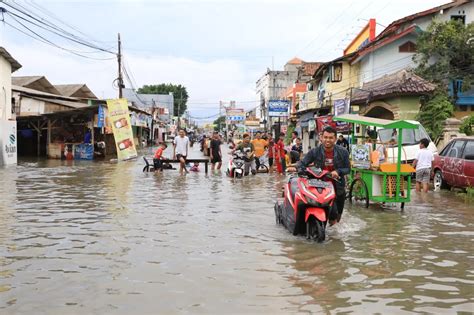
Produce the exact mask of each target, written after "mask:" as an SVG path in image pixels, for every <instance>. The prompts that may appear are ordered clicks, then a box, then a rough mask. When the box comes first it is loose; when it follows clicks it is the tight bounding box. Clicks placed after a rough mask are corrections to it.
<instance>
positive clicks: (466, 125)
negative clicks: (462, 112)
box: [459, 114, 474, 136]
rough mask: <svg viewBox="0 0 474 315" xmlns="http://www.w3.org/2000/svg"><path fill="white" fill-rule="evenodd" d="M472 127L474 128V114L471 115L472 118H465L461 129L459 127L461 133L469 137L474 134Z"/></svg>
mask: <svg viewBox="0 0 474 315" xmlns="http://www.w3.org/2000/svg"><path fill="white" fill-rule="evenodd" d="M472 127H474V114H471V116H469V117H467V118H464V120H463V121H462V124H461V127H459V131H460V132H462V133H465V134H466V135H468V136H472V135H473V134H474V132H473V131H472Z"/></svg>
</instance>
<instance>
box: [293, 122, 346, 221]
mask: <svg viewBox="0 0 474 315" xmlns="http://www.w3.org/2000/svg"><path fill="white" fill-rule="evenodd" d="M336 140H337V135H336V130H335V129H334V128H332V127H330V126H327V127H325V128H324V130H323V133H322V134H321V137H320V141H321V145H319V146H317V147H316V148H313V149H311V150H310V151H309V152H308V154H306V156H305V157H304V158H303V160H301V161H300V162H299V163H298V165H297V169H298V173H299V174H305V172H306V168H307V167H308V166H309V165H310V164H311V163H314V166H315V167H317V168H320V169H322V170H327V171H329V172H331V177H332V178H333V179H334V187H335V189H336V202H335V207H333V209H332V210H331V212H330V213H329V224H330V225H333V224H335V223H336V222H339V221H340V220H341V215H342V211H343V210H344V202H345V199H346V188H345V186H346V185H345V180H344V176H345V175H348V174H349V173H350V170H351V166H350V162H349V152H347V150H346V149H344V148H343V147H341V146H337V145H335V144H336Z"/></svg>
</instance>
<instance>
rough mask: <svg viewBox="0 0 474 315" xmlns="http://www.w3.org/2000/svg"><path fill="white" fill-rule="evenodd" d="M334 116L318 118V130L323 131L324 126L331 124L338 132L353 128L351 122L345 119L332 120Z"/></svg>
mask: <svg viewBox="0 0 474 315" xmlns="http://www.w3.org/2000/svg"><path fill="white" fill-rule="evenodd" d="M332 117H333V116H320V117H318V118H316V125H317V128H318V132H321V131H323V129H324V127H326V126H331V127H332V128H334V129H336V131H337V132H348V131H350V130H351V124H349V123H346V122H343V121H334V120H332Z"/></svg>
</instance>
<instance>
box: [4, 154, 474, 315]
mask: <svg viewBox="0 0 474 315" xmlns="http://www.w3.org/2000/svg"><path fill="white" fill-rule="evenodd" d="M147 154H148V152H147ZM192 156H196V157H198V156H200V152H199V151H198V150H197V148H194V151H193V154H192ZM143 165H144V163H143V160H142V159H138V160H136V161H132V162H124V163H120V164H110V163H105V162H86V161H85V162H78V161H57V160H38V161H36V160H20V161H19V165H18V166H13V167H8V168H2V169H0V178H1V182H0V266H1V268H0V313H2V314H26V313H30V314H33V313H34V314H79V313H82V314H106V313H113V314H152V313H154V314H156V313H162V314H164V313H168V314H169V313H193V314H194V313H269V314H272V313H274V314H275V313H281V314H287V313H297V312H298V313H299V312H301V313H304V312H308V313H309V312H321V313H340V312H356V313H369V312H370V313H377V312H380V313H383V314H405V313H406V314H408V313H412V312H423V313H447V314H455V313H457V312H472V311H473V310H474V251H473V239H474V206H473V205H472V204H469V203H468V202H466V201H465V200H464V199H463V198H462V197H458V196H455V193H451V192H447V191H443V192H440V193H433V192H430V193H429V194H428V196H424V197H420V196H416V194H414V195H413V199H412V202H411V204H408V205H407V206H406V208H405V211H404V212H400V211H399V209H397V208H392V209H382V208H380V207H377V206H376V205H374V206H372V207H371V208H369V209H365V208H357V207H351V206H350V205H348V206H347V208H346V211H345V212H344V216H343V221H342V222H341V224H339V225H337V227H336V228H329V231H328V233H329V234H328V241H327V242H325V243H324V244H316V243H310V242H308V241H306V239H305V238H303V237H294V236H292V235H291V234H290V233H289V232H288V231H287V230H286V229H284V228H283V227H282V226H278V225H276V224H275V218H274V212H273V204H274V201H275V198H276V197H277V196H279V195H280V187H281V184H282V183H283V181H284V178H283V177H281V176H280V177H279V176H278V175H275V174H259V175H257V176H256V177H248V178H244V179H242V180H235V181H232V180H230V179H229V178H227V177H226V176H225V174H224V171H222V172H221V173H218V174H212V173H209V175H205V174H204V165H201V172H200V173H191V174H189V175H187V176H179V175H178V172H177V171H173V170H168V171H165V172H164V173H163V174H153V173H142V168H143ZM369 310H370V311H369Z"/></svg>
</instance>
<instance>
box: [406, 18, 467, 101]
mask: <svg viewBox="0 0 474 315" xmlns="http://www.w3.org/2000/svg"><path fill="white" fill-rule="evenodd" d="M416 47H417V54H416V55H415V56H414V60H415V61H416V63H417V65H418V67H417V68H416V73H417V74H419V75H420V76H422V77H423V78H425V79H427V80H429V81H432V82H434V83H437V84H438V85H439V86H444V87H447V85H448V84H449V83H450V82H452V81H453V80H463V87H462V89H463V90H464V91H466V90H469V89H471V88H472V87H473V86H474V23H469V24H468V25H464V24H462V23H461V22H459V21H449V22H436V21H434V22H433V23H431V25H430V26H429V27H428V29H427V30H426V31H425V32H423V33H421V35H420V36H419V37H418V40H417V43H416ZM433 61H435V62H433ZM456 97H457V91H454V98H455V99H456Z"/></svg>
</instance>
